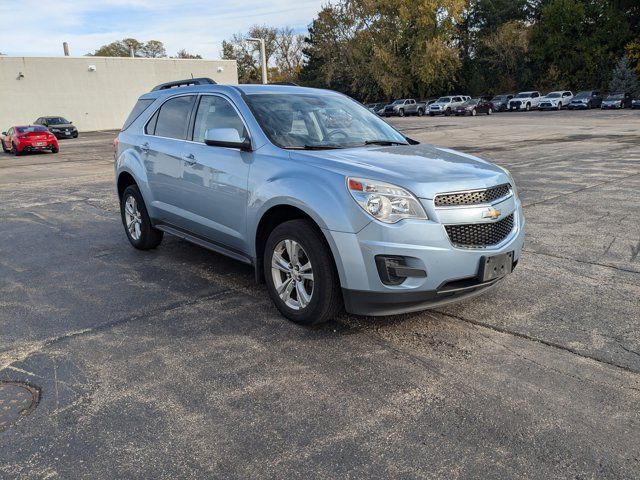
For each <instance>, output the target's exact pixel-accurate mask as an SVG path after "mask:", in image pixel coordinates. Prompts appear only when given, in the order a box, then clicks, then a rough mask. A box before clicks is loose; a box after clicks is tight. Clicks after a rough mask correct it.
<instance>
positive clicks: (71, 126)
mask: <svg viewBox="0 0 640 480" xmlns="http://www.w3.org/2000/svg"><path fill="white" fill-rule="evenodd" d="M47 128H49V129H51V128H76V127H75V126H73V125H72V124H70V123H61V124H56V125H49V126H48V127H47Z"/></svg>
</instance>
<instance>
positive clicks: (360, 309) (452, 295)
mask: <svg viewBox="0 0 640 480" xmlns="http://www.w3.org/2000/svg"><path fill="white" fill-rule="evenodd" d="M503 278H504V277H501V278H498V279H495V280H492V281H489V282H485V283H478V282H477V281H476V282H465V283H464V284H462V283H460V284H459V285H458V284H456V283H457V282H451V283H448V284H445V285H444V286H443V287H442V288H440V289H438V290H427V291H420V292H402V291H399V292H374V291H366V290H349V289H346V288H343V289H342V296H343V298H344V307H345V310H346V311H347V312H349V313H353V314H355V315H371V316H379V315H396V314H399V313H408V312H416V311H419V310H426V309H429V308H433V307H437V306H439V305H443V304H446V303H451V302H453V301H457V300H461V299H463V298H466V297H470V296H473V295H477V294H478V293H479V292H481V291H482V290H485V289H487V288H490V287H492V286H494V285H496V284H497V283H499V282H500V281H501V280H502V279H503Z"/></svg>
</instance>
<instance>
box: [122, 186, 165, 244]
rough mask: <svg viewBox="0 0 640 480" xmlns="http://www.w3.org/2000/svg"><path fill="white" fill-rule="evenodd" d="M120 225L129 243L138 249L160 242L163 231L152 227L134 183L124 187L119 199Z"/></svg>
mask: <svg viewBox="0 0 640 480" xmlns="http://www.w3.org/2000/svg"><path fill="white" fill-rule="evenodd" d="M120 216H121V217H122V225H124V231H125V232H126V234H127V238H128V239H129V242H130V243H131V245H133V247H134V248H137V249H138V250H151V249H153V248H156V247H157V246H158V245H160V242H162V237H163V235H164V232H162V231H161V230H158V229H156V228H154V227H153V225H152V224H151V219H150V218H149V213H148V212H147V207H146V205H145V204H144V200H143V199H142V195H141V194H140V190H138V187H137V186H136V185H129V186H128V187H127V188H125V190H124V192H123V194H122V198H121V199H120Z"/></svg>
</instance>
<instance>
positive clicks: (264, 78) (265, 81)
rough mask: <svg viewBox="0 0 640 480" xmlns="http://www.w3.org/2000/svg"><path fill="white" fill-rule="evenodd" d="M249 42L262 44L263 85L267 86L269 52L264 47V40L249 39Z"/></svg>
mask: <svg viewBox="0 0 640 480" xmlns="http://www.w3.org/2000/svg"><path fill="white" fill-rule="evenodd" d="M247 41H248V42H258V43H259V44H260V61H261V62H262V83H263V84H265V85H266V84H267V52H266V48H265V46H264V38H247Z"/></svg>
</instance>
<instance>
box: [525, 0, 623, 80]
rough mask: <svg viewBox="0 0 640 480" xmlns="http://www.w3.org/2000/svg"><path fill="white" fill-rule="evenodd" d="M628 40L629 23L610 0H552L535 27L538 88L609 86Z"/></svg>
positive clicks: (533, 51)
mask: <svg viewBox="0 0 640 480" xmlns="http://www.w3.org/2000/svg"><path fill="white" fill-rule="evenodd" d="M628 40H629V25H628V23H627V21H626V20H625V18H624V16H623V14H622V13H621V12H620V11H619V10H616V9H615V8H613V7H612V6H611V1H610V0H549V1H547V2H546V3H545V4H544V6H542V7H541V10H540V16H539V19H538V21H537V22H536V24H535V25H534V26H533V30H532V37H531V57H532V69H533V71H534V77H535V78H536V79H537V81H536V82H534V86H536V87H538V88H539V89H546V88H551V89H557V88H576V89H588V88H605V86H606V84H607V83H608V81H609V79H610V75H611V70H612V69H613V67H614V65H615V63H616V61H617V59H618V58H619V57H620V55H621V54H622V52H623V50H624V46H625V44H626V43H627V42H628Z"/></svg>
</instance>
